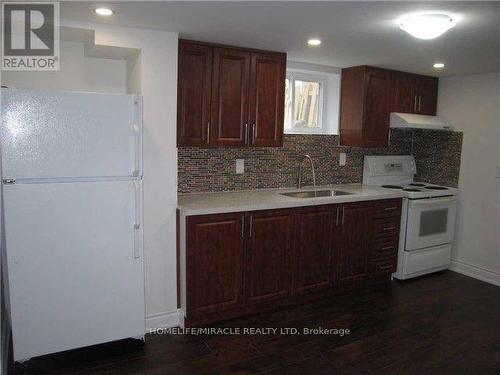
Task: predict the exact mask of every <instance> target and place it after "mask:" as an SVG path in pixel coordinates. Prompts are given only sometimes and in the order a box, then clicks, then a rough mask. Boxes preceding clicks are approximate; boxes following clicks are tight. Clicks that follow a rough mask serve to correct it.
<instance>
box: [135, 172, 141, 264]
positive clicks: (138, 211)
mask: <svg viewBox="0 0 500 375" xmlns="http://www.w3.org/2000/svg"><path fill="white" fill-rule="evenodd" d="M134 193H135V205H134V206H135V218H134V259H138V258H140V243H139V241H140V232H139V229H140V228H141V182H140V181H134Z"/></svg>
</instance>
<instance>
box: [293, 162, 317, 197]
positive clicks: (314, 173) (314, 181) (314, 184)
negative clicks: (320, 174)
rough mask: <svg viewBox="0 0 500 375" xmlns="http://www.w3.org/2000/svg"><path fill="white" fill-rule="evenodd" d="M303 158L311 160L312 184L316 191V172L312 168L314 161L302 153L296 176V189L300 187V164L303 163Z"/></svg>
mask: <svg viewBox="0 0 500 375" xmlns="http://www.w3.org/2000/svg"><path fill="white" fill-rule="evenodd" d="M304 160H309V161H310V162H311V170H312V176H313V186H314V191H316V172H315V170H314V162H313V160H312V158H311V157H310V156H309V155H304V157H303V158H302V159H301V160H300V161H299V173H298V176H297V189H299V190H300V189H302V164H304Z"/></svg>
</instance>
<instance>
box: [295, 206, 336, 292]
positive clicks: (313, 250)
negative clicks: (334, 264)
mask: <svg viewBox="0 0 500 375" xmlns="http://www.w3.org/2000/svg"><path fill="white" fill-rule="evenodd" d="M336 212H337V208H336V207H334V206H322V207H313V208H305V209H301V210H299V212H298V213H297V215H296V219H295V220H296V223H295V240H294V259H293V265H294V267H293V268H294V269H293V283H292V284H293V291H294V294H304V293H307V292H309V291H315V290H320V289H324V288H327V287H329V286H330V285H331V277H330V276H331V275H330V274H331V272H330V265H331V256H332V239H333V235H334V233H333V231H334V230H335V227H334V221H335V218H336Z"/></svg>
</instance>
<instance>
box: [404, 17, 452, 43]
mask: <svg viewBox="0 0 500 375" xmlns="http://www.w3.org/2000/svg"><path fill="white" fill-rule="evenodd" d="M398 23H399V28H400V29H401V30H404V31H406V32H407V33H408V34H410V35H411V36H413V37H415V38H418V39H434V38H437V37H438V36H440V35H443V34H444V33H445V32H446V31H448V30H449V29H451V28H452V27H453V26H455V24H456V22H455V21H454V20H453V19H452V18H451V17H450V16H448V15H447V14H444V13H420V14H410V15H407V16H404V17H402V18H401V19H400V20H399V22H398Z"/></svg>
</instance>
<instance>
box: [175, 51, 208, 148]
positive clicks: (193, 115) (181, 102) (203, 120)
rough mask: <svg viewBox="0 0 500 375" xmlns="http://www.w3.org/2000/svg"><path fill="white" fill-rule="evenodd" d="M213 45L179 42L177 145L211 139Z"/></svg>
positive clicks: (205, 141)
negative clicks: (209, 133)
mask: <svg viewBox="0 0 500 375" xmlns="http://www.w3.org/2000/svg"><path fill="white" fill-rule="evenodd" d="M211 80H212V47H208V46H203V45H197V44H193V43H187V42H183V41H180V42H179V75H178V82H177V145H178V146H199V145H205V144H207V143H208V126H209V122H210V95H211Z"/></svg>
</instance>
